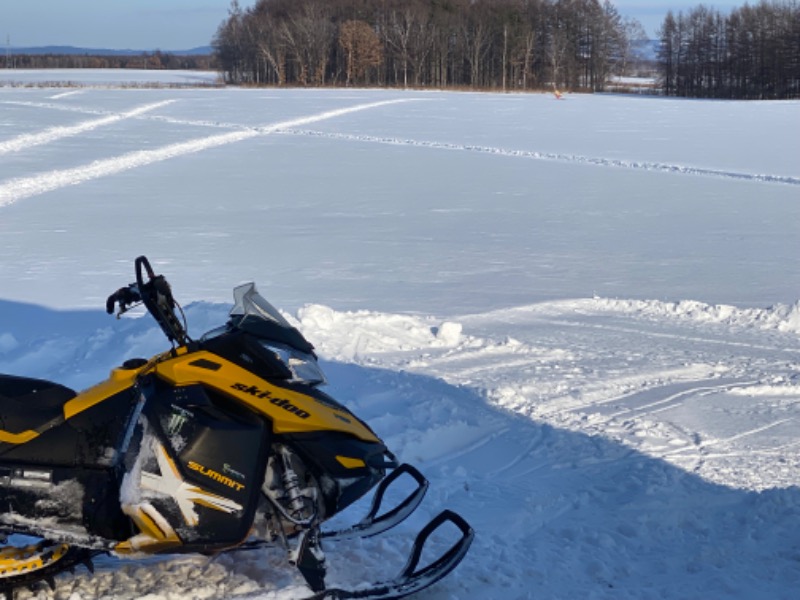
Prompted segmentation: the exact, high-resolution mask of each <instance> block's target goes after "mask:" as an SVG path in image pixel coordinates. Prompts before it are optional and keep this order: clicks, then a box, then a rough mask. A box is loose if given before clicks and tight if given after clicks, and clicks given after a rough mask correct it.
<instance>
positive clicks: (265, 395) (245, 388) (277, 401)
mask: <svg viewBox="0 0 800 600" xmlns="http://www.w3.org/2000/svg"><path fill="white" fill-rule="evenodd" d="M231 387H232V388H233V389H235V390H236V391H239V392H244V393H245V394H250V395H251V396H254V397H256V398H262V399H264V400H268V401H269V402H270V403H271V404H274V405H275V406H278V407H280V408H282V409H283V410H285V411H287V412H290V413H292V414H294V415H295V416H297V417H300V418H301V419H308V418H309V417H310V416H311V414H310V413H307V412H306V411H304V410H303V409H302V408H298V407H297V406H295V405H294V404H292V403H291V402H289V401H288V400H286V399H285V398H276V397H274V396H273V395H272V392H270V391H269V390H260V389H259V388H258V387H256V386H254V385H247V384H246V383H234V384H233V385H232V386H231Z"/></svg>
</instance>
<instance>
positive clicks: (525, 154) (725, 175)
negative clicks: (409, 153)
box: [281, 130, 800, 185]
mask: <svg viewBox="0 0 800 600" xmlns="http://www.w3.org/2000/svg"><path fill="white" fill-rule="evenodd" d="M281 133H283V134H286V135H306V136H314V137H324V138H330V139H335V140H346V141H351V142H366V143H373V144H388V145H393V146H415V147H419V148H431V149H434V150H456V151H460V152H477V153H480V154H491V155H494V156H508V157H513V158H526V159H530V160H543V161H551V162H562V163H577V164H584V165H591V166H596V167H613V168H619V169H636V170H643V171H659V172H664V173H673V174H678V175H702V176H706V177H717V178H722V179H737V180H742V181H752V182H757V183H779V184H784V185H800V177H792V176H788V175H769V174H761V173H743V172H737V171H725V170H722V169H707V168H703V167H693V166H690V165H676V164H666V163H659V162H648V161H637V160H619V159H613V158H599V157H592V156H581V155H578V154H559V153H554V152H537V151H531V150H511V149H506V148H495V147H492V146H476V145H471V144H451V143H447V142H430V141H424V140H410V139H401V138H389V137H374V136H369V135H350V134H343V133H328V132H322V131H291V130H289V131H283V132H281Z"/></svg>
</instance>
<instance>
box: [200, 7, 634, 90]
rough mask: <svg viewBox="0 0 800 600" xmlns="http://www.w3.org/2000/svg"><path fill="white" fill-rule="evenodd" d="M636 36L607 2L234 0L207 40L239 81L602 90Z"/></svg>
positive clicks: (619, 69)
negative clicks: (251, 0) (248, 1)
mask: <svg viewBox="0 0 800 600" xmlns="http://www.w3.org/2000/svg"><path fill="white" fill-rule="evenodd" d="M643 37H644V33H643V30H642V28H641V25H639V24H638V22H636V21H633V20H625V19H623V18H622V17H621V16H620V15H619V13H618V12H617V10H616V8H615V7H614V6H613V4H612V3H611V2H609V1H608V0H605V1H603V2H601V1H600V0H258V2H256V4H255V5H254V6H253V7H252V8H251V9H248V10H242V9H241V8H240V6H239V5H238V2H237V0H233V3H232V5H231V9H230V13H229V17H228V18H227V19H226V20H225V21H223V23H222V24H221V25H220V27H219V29H218V31H217V33H216V35H215V37H214V40H213V42H212V45H213V47H214V55H215V58H216V61H217V64H218V66H219V68H220V70H221V71H222V72H223V74H224V77H225V80H226V81H227V82H229V83H235V84H277V85H284V84H292V85H329V84H340V85H341V84H345V85H381V86H402V87H406V86H414V87H426V86H433V87H445V86H450V87H457V86H465V87H472V88H495V89H497V88H500V89H504V90H505V89H534V88H543V87H551V86H557V87H559V88H562V87H563V88H568V89H585V90H602V89H603V87H604V86H605V84H606V82H607V81H608V79H609V76H610V75H611V74H613V73H620V72H622V71H623V69H624V67H625V64H626V61H627V60H628V59H629V57H630V48H631V42H632V40H633V39H634V38H643Z"/></svg>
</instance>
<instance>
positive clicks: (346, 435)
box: [0, 256, 474, 599]
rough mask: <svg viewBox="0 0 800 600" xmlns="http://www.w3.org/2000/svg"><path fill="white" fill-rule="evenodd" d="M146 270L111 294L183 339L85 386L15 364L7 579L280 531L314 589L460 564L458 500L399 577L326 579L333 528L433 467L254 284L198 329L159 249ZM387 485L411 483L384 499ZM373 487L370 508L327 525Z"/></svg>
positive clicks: (373, 527)
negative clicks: (377, 416)
mask: <svg viewBox="0 0 800 600" xmlns="http://www.w3.org/2000/svg"><path fill="white" fill-rule="evenodd" d="M135 273H136V282H135V283H132V284H130V285H129V286H127V287H124V288H120V289H119V290H118V291H116V292H115V293H114V294H112V295H111V296H110V297H109V299H108V302H107V306H106V308H107V310H108V312H109V313H113V312H114V311H115V309H117V307H118V314H122V313H124V312H125V311H126V310H128V309H129V308H131V307H132V306H135V305H138V304H140V303H142V304H144V306H145V307H146V308H147V310H148V311H149V313H150V314H151V315H152V316H153V317H154V318H155V320H156V321H157V323H158V324H159V326H160V327H161V329H162V330H163V331H164V333H165V334H166V336H167V338H168V339H169V341H170V342H171V344H172V348H171V349H170V350H168V351H166V352H164V353H163V354H159V355H157V356H154V357H153V358H150V359H131V360H128V361H126V362H125V363H124V364H122V365H121V366H120V367H119V368H116V369H114V370H113V371H112V372H111V376H110V377H109V378H108V379H107V380H106V381H103V382H101V383H99V384H97V385H95V386H94V387H92V388H89V389H88V390H85V391H83V392H81V393H76V392H74V391H73V390H71V389H69V388H67V387H65V386H62V385H59V384H56V383H53V382H49V381H44V380H40V379H30V378H25V377H16V376H12V375H0V591H2V592H4V593H5V595H6V596H7V597H8V598H11V597H13V593H14V589H15V588H17V587H19V586H30V585H32V584H36V583H37V582H40V581H44V582H47V583H49V584H50V585H51V587H52V586H54V585H55V583H54V576H55V575H56V574H58V573H61V572H62V571H65V570H70V569H72V568H73V567H74V566H75V565H77V564H80V563H83V564H85V565H87V566H89V567H91V559H92V558H93V557H94V556H96V555H97V554H100V553H112V554H114V555H117V556H130V557H132V558H135V557H136V556H140V555H142V554H156V553H179V552H197V553H205V554H216V553H218V552H222V551H232V550H236V549H243V548H244V549H247V548H253V547H258V546H263V545H282V546H283V547H284V548H285V549H286V552H287V559H288V561H289V563H290V564H292V565H295V566H296V567H297V568H298V569H299V571H300V573H302V575H303V577H304V578H305V581H306V582H307V584H308V586H309V587H310V588H311V591H310V592H309V596H308V597H309V598H317V599H322V598H373V599H390V598H400V597H403V596H407V595H409V594H413V593H415V592H417V591H419V590H421V589H423V588H425V587H427V586H429V585H431V584H432V583H434V582H436V581H438V580H439V579H441V578H442V577H444V576H445V575H447V574H448V573H449V572H450V571H452V569H453V568H455V566H456V565H457V564H458V563H459V562H460V561H461V559H462V558H463V557H464V555H465V554H466V552H467V550H468V548H469V546H470V544H471V542H472V539H473V535H474V534H473V531H472V529H471V528H470V527H469V525H468V524H467V523H466V522H465V521H464V520H463V519H462V518H461V517H460V516H459V515H457V514H455V513H453V512H451V511H447V510H445V511H444V512H442V513H441V514H439V516H437V517H436V518H434V519H433V520H432V521H431V522H430V523H428V525H426V526H425V527H424V528H423V529H422V530H421V531H420V533H419V534H418V536H417V538H416V540H415V541H414V544H413V547H412V550H411V553H410V555H409V558H408V561H407V563H406V565H405V566H404V568H403V569H402V571H401V572H400V574H399V575H397V576H396V577H395V578H393V579H389V580H387V581H386V582H382V583H377V584H375V585H374V586H372V587H369V588H359V589H357V590H347V589H329V588H326V586H325V581H324V577H325V555H324V553H323V550H322V545H323V543H327V542H329V541H330V542H335V541H338V540H342V539H348V538H353V537H358V536H371V535H376V534H379V533H382V532H384V531H386V530H387V529H389V528H390V527H393V526H394V525H396V524H397V523H399V522H400V521H402V520H403V519H405V518H406V517H407V516H408V515H409V514H411V513H412V512H413V511H414V510H415V509H416V508H417V506H418V505H419V503H420V502H421V501H422V498H423V495H424V494H425V491H426V489H427V487H428V482H427V481H426V480H425V478H424V477H423V476H422V475H421V474H420V473H419V472H418V471H417V470H416V469H415V468H413V467H411V466H410V465H399V464H398V462H397V460H396V459H395V457H394V455H392V453H391V452H390V451H389V450H388V449H387V448H386V446H385V445H384V443H383V442H382V441H381V440H380V439H379V438H378V437H377V436H376V435H375V433H374V432H373V431H372V430H371V429H370V428H369V427H368V426H367V425H366V424H365V423H364V422H363V421H361V420H360V419H359V418H358V417H356V416H355V415H354V414H353V413H352V412H351V411H350V410H348V409H347V408H346V407H345V406H344V405H342V404H340V403H339V402H337V401H336V400H335V399H333V398H332V397H331V396H329V395H327V394H326V393H325V392H323V391H322V390H321V389H320V385H321V384H322V383H324V381H325V379H324V376H323V374H322V371H321V370H320V368H319V365H318V364H317V359H316V356H315V354H314V351H313V346H312V345H311V344H310V343H309V342H308V341H307V340H306V339H305V338H304V337H303V336H302V334H301V333H300V332H299V331H298V330H297V329H296V328H294V327H292V326H291V325H290V324H289V323H288V322H287V321H286V320H285V319H284V318H283V317H282V316H281V314H280V313H279V312H278V311H277V310H275V308H274V307H272V306H271V305H270V304H269V303H268V302H267V301H266V300H264V298H263V297H261V296H260V295H259V294H258V292H257V291H256V288H255V286H254V285H253V284H247V285H244V286H240V287H238V288H236V289H235V290H234V300H235V303H234V307H233V309H232V310H231V314H230V319H229V320H228V322H227V323H226V324H225V325H223V326H222V327H220V328H218V329H215V330H212V331H210V332H209V333H207V334H205V335H204V336H203V337H202V338H200V339H199V340H196V341H195V340H192V339H190V338H189V336H188V334H187V329H186V325H185V320H184V318H183V313H182V311H181V309H180V306H179V305H178V304H177V303H176V302H175V300H174V299H173V296H172V291H171V288H170V286H169V284H168V282H167V280H166V279H165V278H164V277H163V275H156V274H155V273H154V272H153V269H152V267H151V265H150V263H149V261H148V260H147V259H146V258H145V257H144V256H141V257H139V258H137V259H136V262H135ZM401 478H402V480H403V482H402V483H400V484H397V486H395V485H394V484H395V482H397V481H398V480H399V479H401ZM390 486H391V487H393V489H394V488H395V487H396V488H400V490H401V491H403V490H405V493H401V494H400V496H401V497H403V498H404V499H402V500H401V501H400V502H399V503H397V504H396V505H394V506H392V507H391V508H388V509H387V508H385V507H383V506H382V505H383V504H384V497H385V495H386V492H387V490H388V489H389V488H390ZM373 488H374V496H373V499H372V504H371V506H370V509H369V511H368V512H367V514H366V516H365V517H364V518H363V519H362V520H361V521H359V522H358V523H356V524H355V525H353V526H352V527H349V528H346V529H344V530H338V531H329V530H325V529H323V528H322V524H323V523H324V522H325V521H327V520H328V519H329V518H330V517H332V516H333V515H335V514H337V513H339V512H340V511H342V510H343V509H344V508H346V507H347V506H349V505H351V504H352V503H353V502H354V501H356V500H357V499H359V498H361V497H362V496H364V495H365V494H366V493H367V492H368V491H370V490H372V489H373ZM408 489H410V490H411V491H410V492H407V490H408ZM397 493H398V492H397V491H395V492H394V493H393V494H392V495H397ZM445 524H448V525H446V529H445V530H444V531H443V532H440V533H439V534H437V535H446V536H450V538H451V541H452V540H453V539H454V541H453V542H452V545H451V546H450V548H449V549H448V550H447V551H446V552H444V553H442V554H441V555H440V556H438V557H437V558H435V559H434V560H432V561H429V562H428V563H427V564H426V565H424V566H420V558H421V555H422V551H423V548H424V546H425V545H426V542H427V541H428V539H429V538H430V536H431V535H432V534H433V533H434V532H437V531H439V530H440V528H441V527H442V526H443V525H445ZM453 526H454V527H453ZM447 530H449V531H447ZM429 553H430V551H428V552H426V554H429Z"/></svg>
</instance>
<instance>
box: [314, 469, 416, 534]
mask: <svg viewBox="0 0 800 600" xmlns="http://www.w3.org/2000/svg"><path fill="white" fill-rule="evenodd" d="M404 474H407V475H410V476H411V477H412V478H413V479H414V480H415V481H416V483H417V487H416V489H415V490H414V491H412V492H411V493H410V494H409V495H408V496H407V497H406V498H405V500H403V501H402V502H400V503H399V504H398V505H397V506H395V507H394V508H392V509H390V510H388V511H386V512H385V513H383V514H382V515H380V516H377V515H378V511H379V510H380V509H381V504H382V503H383V496H384V494H385V493H386V490H388V489H389V487H390V486H391V485H392V484H393V483H394V482H395V481H397V479H398V478H399V477H400V476H401V475H404ZM428 486H429V483H428V480H427V479H425V477H424V476H423V475H422V473H420V472H419V471H418V470H417V469H415V468H414V467H412V466H411V465H408V464H402V465H400V466H399V467H397V468H396V469H394V470H393V471H392V472H391V473H389V475H387V476H386V477H384V478H383V479H382V480H381V482H380V483H379V484H378V487H377V489H376V490H375V495H374V496H373V497H372V507H371V508H370V510H369V512H368V513H367V515H366V516H365V517H364V518H363V519H361V521H359V522H358V523H356V524H355V525H353V526H352V527H349V528H347V529H341V530H337V531H323V532H322V534H321V537H322V539H324V540H331V541H338V540H347V539H351V538H358V537H361V538H363V537H370V536H373V535H378V534H379V533H383V532H384V531H387V530H388V529H391V528H392V527H394V526H395V525H397V524H398V523H401V522H402V521H404V520H405V519H406V518H407V517H408V516H409V515H410V514H411V513H413V512H414V511H415V510H416V509H417V507H418V506H419V503H420V502H422V499H423V498H424V497H425V493H426V492H427V491H428Z"/></svg>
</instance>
